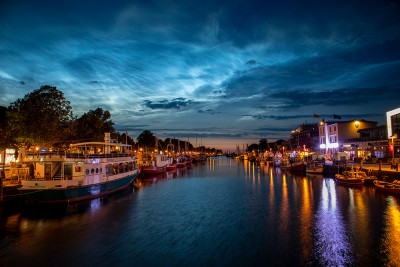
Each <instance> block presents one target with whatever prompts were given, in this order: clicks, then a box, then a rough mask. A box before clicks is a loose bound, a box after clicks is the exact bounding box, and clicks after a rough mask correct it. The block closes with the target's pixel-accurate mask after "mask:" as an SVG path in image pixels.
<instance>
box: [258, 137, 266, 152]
mask: <svg viewBox="0 0 400 267" xmlns="http://www.w3.org/2000/svg"><path fill="white" fill-rule="evenodd" d="M258 147H259V149H260V150H261V151H262V152H264V151H266V150H268V141H267V139H265V138H263V139H261V140H260V141H259V142H258Z"/></svg>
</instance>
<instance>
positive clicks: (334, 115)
mask: <svg viewBox="0 0 400 267" xmlns="http://www.w3.org/2000/svg"><path fill="white" fill-rule="evenodd" d="M333 118H334V119H338V120H341V119H342V116H339V115H336V114H333Z"/></svg>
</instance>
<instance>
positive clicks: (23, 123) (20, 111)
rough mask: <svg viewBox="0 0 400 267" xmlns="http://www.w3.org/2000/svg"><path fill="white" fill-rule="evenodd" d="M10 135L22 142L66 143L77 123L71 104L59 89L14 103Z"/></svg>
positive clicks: (37, 92)
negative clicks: (74, 124)
mask: <svg viewBox="0 0 400 267" xmlns="http://www.w3.org/2000/svg"><path fill="white" fill-rule="evenodd" d="M7 118H8V127H9V129H8V131H9V132H12V133H13V134H14V135H15V136H18V139H17V141H18V142H25V143H26V144H37V143H40V144H47V145H52V144H53V143H55V142H58V141H60V140H62V139H63V137H64V136H65V131H66V130H67V129H68V127H69V125H70V123H71V122H72V120H73V116H72V108H71V106H70V102H69V101H68V100H66V99H65V97H64V93H63V92H61V91H59V90H57V88H56V87H54V86H50V85H44V86H42V87H40V89H37V90H35V91H33V92H31V93H29V94H26V95H25V97H24V98H22V99H17V100H16V101H15V102H13V103H11V104H10V106H9V108H8V112H7Z"/></svg>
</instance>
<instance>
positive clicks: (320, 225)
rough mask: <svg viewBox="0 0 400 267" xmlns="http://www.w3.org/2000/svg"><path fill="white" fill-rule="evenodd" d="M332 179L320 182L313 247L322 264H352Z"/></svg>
mask: <svg viewBox="0 0 400 267" xmlns="http://www.w3.org/2000/svg"><path fill="white" fill-rule="evenodd" d="M335 190H336V187H335V183H334V181H333V179H326V180H325V181H324V183H322V194H321V202H320V206H319V208H318V210H317V214H316V228H315V243H316V244H315V248H316V251H315V253H316V255H317V258H318V260H319V262H320V263H321V264H322V265H324V266H346V265H351V264H352V258H351V256H350V249H351V247H350V240H349V238H348V235H347V234H346V231H345V226H344V222H343V217H342V215H341V213H340V210H339V208H338V203H337V199H336V197H337V195H336V191H335Z"/></svg>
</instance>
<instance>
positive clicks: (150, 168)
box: [142, 166, 167, 175]
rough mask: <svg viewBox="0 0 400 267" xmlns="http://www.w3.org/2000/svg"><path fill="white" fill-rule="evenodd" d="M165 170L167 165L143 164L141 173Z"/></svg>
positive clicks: (150, 173)
mask: <svg viewBox="0 0 400 267" xmlns="http://www.w3.org/2000/svg"><path fill="white" fill-rule="evenodd" d="M166 171H167V167H166V166H163V167H157V166H143V167H142V173H143V174H145V175H153V174H161V173H164V172H166Z"/></svg>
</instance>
